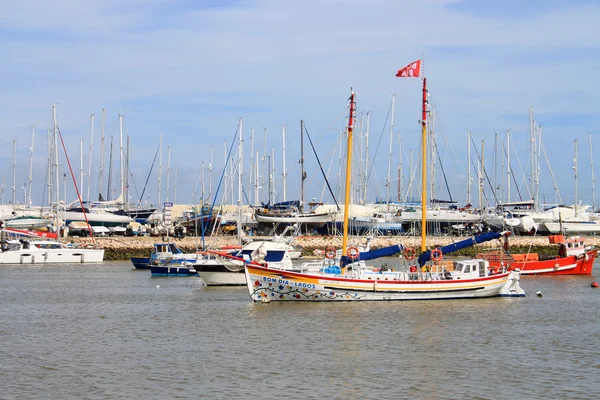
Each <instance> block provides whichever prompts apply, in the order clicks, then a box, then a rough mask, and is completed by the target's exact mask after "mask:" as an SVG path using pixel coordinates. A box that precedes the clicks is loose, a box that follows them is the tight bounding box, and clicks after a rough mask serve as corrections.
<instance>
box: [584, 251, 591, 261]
mask: <svg viewBox="0 0 600 400" xmlns="http://www.w3.org/2000/svg"><path fill="white" fill-rule="evenodd" d="M583 258H585V261H590V256H589V255H588V253H585V256H583Z"/></svg>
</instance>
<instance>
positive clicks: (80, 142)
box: [79, 139, 83, 189]
mask: <svg viewBox="0 0 600 400" xmlns="http://www.w3.org/2000/svg"><path fill="white" fill-rule="evenodd" d="M79 187H80V188H82V189H83V139H79Z"/></svg>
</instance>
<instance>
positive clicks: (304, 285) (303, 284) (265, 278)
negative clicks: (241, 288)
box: [262, 276, 316, 289]
mask: <svg viewBox="0 0 600 400" xmlns="http://www.w3.org/2000/svg"><path fill="white" fill-rule="evenodd" d="M262 280H263V282H270V283H277V284H279V285H290V286H295V287H301V288H306V289H315V288H316V286H315V285H314V284H313V283H306V282H294V281H292V283H290V281H288V280H287V279H276V278H270V277H268V276H263V279H262Z"/></svg>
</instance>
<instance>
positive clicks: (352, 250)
mask: <svg viewBox="0 0 600 400" xmlns="http://www.w3.org/2000/svg"><path fill="white" fill-rule="evenodd" d="M346 254H347V255H348V258H349V259H351V260H356V259H357V258H358V256H359V255H360V251H358V247H356V246H350V247H348V249H347V250H346Z"/></svg>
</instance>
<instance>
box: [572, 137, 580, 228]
mask: <svg viewBox="0 0 600 400" xmlns="http://www.w3.org/2000/svg"><path fill="white" fill-rule="evenodd" d="M573 147H574V150H575V158H574V159H573V172H574V174H575V176H574V178H575V182H574V184H575V202H574V204H573V207H574V208H575V216H576V217H577V209H578V208H579V207H578V206H577V147H578V145H577V139H575V141H574V142H573Z"/></svg>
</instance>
